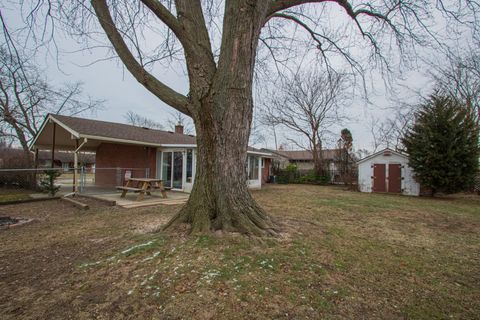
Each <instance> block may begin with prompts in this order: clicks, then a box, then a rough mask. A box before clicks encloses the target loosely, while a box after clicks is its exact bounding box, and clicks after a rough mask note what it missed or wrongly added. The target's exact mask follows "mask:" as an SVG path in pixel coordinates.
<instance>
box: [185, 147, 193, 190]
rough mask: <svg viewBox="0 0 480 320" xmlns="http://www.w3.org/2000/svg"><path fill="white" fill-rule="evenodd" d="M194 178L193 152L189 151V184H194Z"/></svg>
mask: <svg viewBox="0 0 480 320" xmlns="http://www.w3.org/2000/svg"><path fill="white" fill-rule="evenodd" d="M192 176H193V150H192V149H187V180H186V181H187V183H192Z"/></svg>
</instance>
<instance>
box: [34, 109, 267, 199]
mask: <svg viewBox="0 0 480 320" xmlns="http://www.w3.org/2000/svg"><path fill="white" fill-rule="evenodd" d="M30 149H31V150H33V151H35V153H36V155H37V157H38V152H39V151H38V150H52V149H53V150H54V151H57V150H58V151H60V150H62V151H70V152H72V151H73V153H74V154H75V153H77V155H78V153H79V152H94V153H95V184H96V185H100V186H115V185H119V184H123V182H124V181H125V179H128V177H156V178H159V179H162V180H163V183H164V185H165V187H166V188H169V189H174V190H181V191H185V192H190V190H191V189H192V187H193V182H194V180H195V167H196V150H197V145H196V140H195V136H192V135H186V134H183V126H181V125H177V126H176V127H175V132H170V131H162V130H156V129H149V128H144V127H137V126H132V125H127V124H122V123H114V122H106V121H98V120H90V119H83V118H77V117H69V116H61V115H53V114H49V115H47V117H46V118H45V120H44V122H43V124H42V126H41V128H40V130H39V132H38V134H37V136H36V137H35V138H34V139H33V141H32V143H31V146H30ZM50 154H51V151H50ZM54 154H55V152H54ZM53 161H55V159H53ZM270 161H271V154H270V153H267V152H262V151H260V150H258V149H254V148H251V147H249V149H248V152H247V162H246V164H245V165H246V170H247V173H248V181H247V183H248V185H249V187H251V188H261V186H262V184H264V183H265V182H266V181H267V179H268V176H269V170H270Z"/></svg>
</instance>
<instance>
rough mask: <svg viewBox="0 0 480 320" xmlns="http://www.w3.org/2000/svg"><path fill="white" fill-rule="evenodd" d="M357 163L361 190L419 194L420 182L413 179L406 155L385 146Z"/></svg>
mask: <svg viewBox="0 0 480 320" xmlns="http://www.w3.org/2000/svg"><path fill="white" fill-rule="evenodd" d="M357 165H358V188H359V190H360V191H361V192H387V193H401V194H405V195H411V196H418V195H419V194H420V184H419V183H418V182H417V181H415V179H414V177H413V175H414V172H413V170H412V168H410V167H409V166H408V156H407V155H405V154H403V153H400V152H396V151H393V150H391V149H388V148H387V149H384V150H381V151H379V152H376V153H374V154H372V155H370V156H368V157H366V158H363V159H361V160H360V161H358V162H357Z"/></svg>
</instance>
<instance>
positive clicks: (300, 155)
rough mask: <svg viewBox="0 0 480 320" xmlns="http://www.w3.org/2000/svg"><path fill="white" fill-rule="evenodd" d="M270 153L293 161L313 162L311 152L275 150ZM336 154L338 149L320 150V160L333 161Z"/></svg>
mask: <svg viewBox="0 0 480 320" xmlns="http://www.w3.org/2000/svg"><path fill="white" fill-rule="evenodd" d="M272 152H274V153H276V154H279V155H281V156H283V157H285V158H288V159H289V160H293V161H300V160H313V154H312V152H311V151H308V150H290V151H287V150H276V151H272ZM337 152H338V149H324V150H322V158H323V159H325V160H333V159H335V156H336V153H337Z"/></svg>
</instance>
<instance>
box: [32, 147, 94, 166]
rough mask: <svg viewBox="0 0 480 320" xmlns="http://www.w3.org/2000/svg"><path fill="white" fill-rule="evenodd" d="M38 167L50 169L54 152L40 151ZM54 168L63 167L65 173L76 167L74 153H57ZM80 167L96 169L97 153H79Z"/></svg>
mask: <svg viewBox="0 0 480 320" xmlns="http://www.w3.org/2000/svg"><path fill="white" fill-rule="evenodd" d="M37 163H38V166H39V167H41V168H49V167H51V165H52V152H51V151H39V152H38V160H37ZM53 165H54V167H61V168H63V170H64V171H70V170H71V169H73V168H74V167H75V166H74V152H72V151H55V154H54V161H53ZM78 167H85V168H86V169H95V153H93V152H79V153H78Z"/></svg>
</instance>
